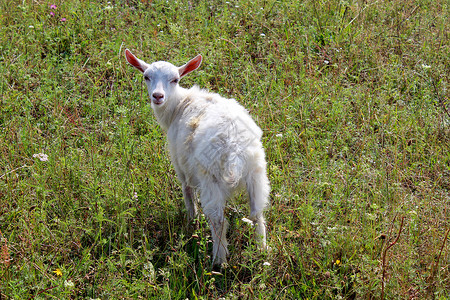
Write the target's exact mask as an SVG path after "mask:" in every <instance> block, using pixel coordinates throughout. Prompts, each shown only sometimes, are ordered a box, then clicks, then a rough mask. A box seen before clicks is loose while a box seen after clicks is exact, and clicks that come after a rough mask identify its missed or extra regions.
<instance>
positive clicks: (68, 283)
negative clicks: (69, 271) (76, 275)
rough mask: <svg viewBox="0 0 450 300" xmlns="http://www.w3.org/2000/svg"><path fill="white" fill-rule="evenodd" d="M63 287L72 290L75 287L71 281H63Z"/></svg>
mask: <svg viewBox="0 0 450 300" xmlns="http://www.w3.org/2000/svg"><path fill="white" fill-rule="evenodd" d="M64 286H65V287H67V288H73V287H74V286H75V283H73V281H72V280H70V279H69V280H65V281H64Z"/></svg>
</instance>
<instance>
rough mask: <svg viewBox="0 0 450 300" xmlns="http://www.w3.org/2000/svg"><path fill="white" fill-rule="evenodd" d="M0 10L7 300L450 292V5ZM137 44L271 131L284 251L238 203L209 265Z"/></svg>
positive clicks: (1, 264)
mask: <svg viewBox="0 0 450 300" xmlns="http://www.w3.org/2000/svg"><path fill="white" fill-rule="evenodd" d="M51 4H55V5H56V6H57V8H56V9H52V8H50V5H51ZM0 7H1V11H2V14H1V17H0V24H1V26H0V32H1V34H0V39H1V43H0V62H1V63H0V74H1V75H0V94H1V98H0V127H1V133H0V231H1V237H0V238H1V240H0V247H1V251H0V278H2V280H1V281H0V298H2V299H4V298H6V299H51V298H58V299H61V298H67V299H75V298H77V299H79V298H84V299H90V298H92V299H118V298H122V299H129V298H133V299H134V298H144V299H186V298H189V299H209V298H212V299H215V298H224V299H237V298H239V299H257V298H260V299H268V298H270V299H380V298H386V299H394V298H408V299H425V298H428V299H448V298H449V297H450V294H449V290H450V264H449V261H450V251H449V250H450V242H449V241H448V233H449V229H450V227H449V221H450V219H449V216H450V214H449V210H450V196H449V195H450V103H449V101H448V99H449V92H448V91H449V86H448V82H449V36H448V34H449V28H448V21H447V20H448V18H449V14H448V12H449V6H448V3H447V2H446V1H428V0H416V1H411V0H408V1H399V0H393V1H389V2H386V1H334V0H329V1H273V0H269V1H263V0H255V1H243V0H236V1H228V2H222V1H203V0H200V1H186V2H184V1H178V2H177V3H175V2H172V1H156V0H154V1H143V2H140V1H136V0H128V1H120V0H117V1H111V2H99V3H95V2H91V1H83V0H67V1H58V2H47V1H39V0H38V1H29V0H24V1H15V2H14V3H6V2H1V3H0ZM50 12H52V13H53V14H54V15H53V16H52V15H51V14H50ZM63 18H65V19H63ZM125 48H130V49H132V51H133V52H134V53H135V54H137V55H138V56H139V57H141V58H145V59H146V60H147V61H149V62H151V61H153V60H167V61H170V62H173V63H174V64H177V65H181V64H182V63H184V62H186V61H187V60H188V59H190V58H192V57H194V56H195V55H196V54H198V53H201V54H203V56H204V62H203V65H202V67H201V68H200V70H197V71H196V72H195V73H193V74H192V75H190V76H188V77H187V78H185V79H183V82H182V85H184V86H190V85H192V84H194V83H195V84H198V85H200V86H201V87H204V88H208V89H210V90H212V91H216V92H219V93H220V94H222V95H224V96H228V97H234V98H236V99H237V100H238V101H239V102H240V103H242V104H243V105H244V106H245V107H246V108H248V110H249V111H250V113H251V115H252V116H253V117H254V118H255V120H256V121H257V123H258V124H259V125H260V126H261V128H262V129H263V131H264V138H263V143H264V146H265V149H266V154H267V159H268V172H269V177H270V181H271V186H272V192H271V207H270V208H269V209H268V212H267V221H268V229H269V244H270V246H271V248H272V251H271V252H270V253H269V254H261V253H259V252H258V251H257V250H256V249H255V245H254V244H253V242H252V232H251V228H249V227H248V226H247V225H246V223H244V222H243V221H241V219H242V218H243V217H245V216H247V214H248V210H247V207H246V203H245V202H246V200H245V199H244V198H243V197H237V198H236V200H235V201H234V202H232V203H229V204H228V207H227V215H228V217H229V219H230V224H231V226H230V231H229V236H230V237H229V241H230V253H231V256H230V258H229V267H228V268H226V269H224V270H222V271H221V272H220V273H216V272H213V271H212V268H211V260H210V257H209V255H210V250H211V241H210V236H209V229H208V227H207V225H206V222H205V220H204V218H203V217H200V218H199V219H197V220H196V222H195V223H193V224H188V223H187V222H186V217H185V211H184V207H183V200H182V193H181V190H180V187H179V184H178V182H177V180H176V175H175V172H174V170H173V168H172V166H171V164H170V160H169V158H168V154H167V151H166V140H165V136H164V133H163V132H162V130H161V129H160V128H159V127H158V125H157V123H156V120H155V118H154V117H153V115H152V111H151V108H150V106H149V103H148V96H147V94H146V91H145V89H144V85H143V81H142V78H141V77H140V74H138V72H135V70H134V69H133V68H131V67H129V66H128V65H127V64H126V62H125V60H124V58H123V50H124V49H125ZM38 153H44V154H46V155H48V160H47V161H41V160H40V159H39V157H33V155H34V154H38ZM267 263H269V264H270V265H268V264H267Z"/></svg>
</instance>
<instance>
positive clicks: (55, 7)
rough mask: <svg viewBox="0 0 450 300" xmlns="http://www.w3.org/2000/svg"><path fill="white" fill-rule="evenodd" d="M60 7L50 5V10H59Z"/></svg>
mask: <svg viewBox="0 0 450 300" xmlns="http://www.w3.org/2000/svg"><path fill="white" fill-rule="evenodd" d="M57 8H58V7H57V6H56V5H55V4H51V5H50V9H57Z"/></svg>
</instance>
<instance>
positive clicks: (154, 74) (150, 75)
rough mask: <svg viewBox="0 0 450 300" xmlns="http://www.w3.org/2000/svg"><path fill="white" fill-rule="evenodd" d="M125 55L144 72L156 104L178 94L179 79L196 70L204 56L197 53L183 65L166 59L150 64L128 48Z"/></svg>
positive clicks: (134, 65) (159, 104)
mask: <svg viewBox="0 0 450 300" xmlns="http://www.w3.org/2000/svg"><path fill="white" fill-rule="evenodd" d="M125 57H126V59H127V61H128V63H130V64H131V65H132V66H133V67H135V68H136V69H138V70H139V71H141V72H142V73H143V75H144V79H145V83H146V84H147V89H148V93H149V95H150V99H151V100H152V104H153V105H155V106H161V105H164V103H165V102H166V101H167V100H168V99H170V98H171V97H173V96H174V95H176V94H177V89H178V87H179V86H178V82H179V80H180V79H181V78H182V77H183V76H185V75H187V74H189V73H190V72H192V71H194V70H196V69H197V68H198V67H199V66H200V64H201V63H202V56H201V55H197V56H196V57H194V58H193V59H191V60H190V61H188V62H187V63H186V64H185V65H183V66H181V67H176V66H174V65H172V64H171V63H168V62H165V61H158V62H154V63H152V64H150V65H149V64H147V63H146V62H144V61H142V60H140V59H139V58H137V57H136V56H134V55H133V54H132V53H131V52H130V50H128V49H126V50H125Z"/></svg>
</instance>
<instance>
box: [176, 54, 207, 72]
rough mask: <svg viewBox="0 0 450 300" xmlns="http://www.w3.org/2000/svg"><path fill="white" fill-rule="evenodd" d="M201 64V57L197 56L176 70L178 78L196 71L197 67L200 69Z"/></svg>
mask: <svg viewBox="0 0 450 300" xmlns="http://www.w3.org/2000/svg"><path fill="white" fill-rule="evenodd" d="M201 63H202V56H201V55H200V54H199V55H197V56H196V57H194V58H193V59H191V60H190V61H188V62H187V63H186V64H185V65H184V66H181V67H180V68H179V69H178V72H179V74H180V77H183V76H184V75H186V74H188V73H190V72H192V71H194V70H196V69H197V68H198V67H200V64H201Z"/></svg>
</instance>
